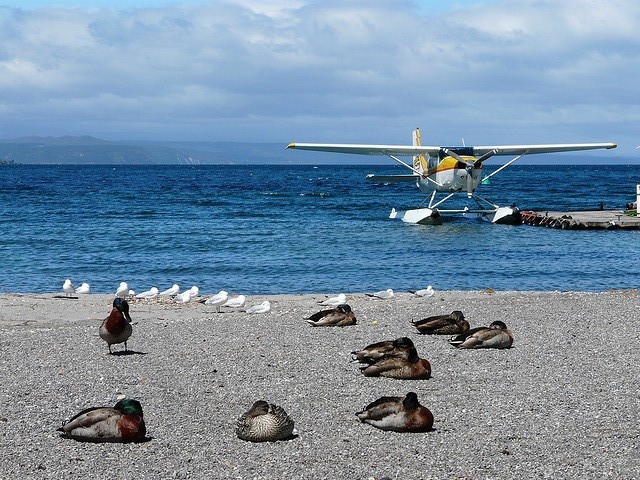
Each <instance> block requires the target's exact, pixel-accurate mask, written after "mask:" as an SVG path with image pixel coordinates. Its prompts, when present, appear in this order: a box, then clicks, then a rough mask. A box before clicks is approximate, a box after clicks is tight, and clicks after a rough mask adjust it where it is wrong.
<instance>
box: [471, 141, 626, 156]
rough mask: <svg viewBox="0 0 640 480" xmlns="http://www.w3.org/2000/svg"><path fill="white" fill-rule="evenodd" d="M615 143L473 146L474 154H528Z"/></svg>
mask: <svg viewBox="0 0 640 480" xmlns="http://www.w3.org/2000/svg"><path fill="white" fill-rule="evenodd" d="M616 147H617V145H616V144H615V143H559V144H551V145H503V146H500V145H494V146H483V147H473V153H474V155H484V154H485V153H488V152H490V151H491V150H497V153H495V154H494V155H530V154H534V153H557V152H577V151H580V150H596V149H599V148H606V149H610V148H616Z"/></svg>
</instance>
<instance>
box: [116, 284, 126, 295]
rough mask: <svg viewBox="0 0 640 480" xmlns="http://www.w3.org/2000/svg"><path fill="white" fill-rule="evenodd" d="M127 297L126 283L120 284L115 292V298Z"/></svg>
mask: <svg viewBox="0 0 640 480" xmlns="http://www.w3.org/2000/svg"><path fill="white" fill-rule="evenodd" d="M127 295H129V285H127V282H120V286H119V287H118V288H117V290H116V297H118V298H124V297H126V296H127Z"/></svg>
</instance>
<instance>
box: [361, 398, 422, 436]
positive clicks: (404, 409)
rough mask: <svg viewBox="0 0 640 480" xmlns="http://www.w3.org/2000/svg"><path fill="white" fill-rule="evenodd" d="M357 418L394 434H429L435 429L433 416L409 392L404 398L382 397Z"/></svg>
mask: <svg viewBox="0 0 640 480" xmlns="http://www.w3.org/2000/svg"><path fill="white" fill-rule="evenodd" d="M356 416H357V417H358V418H359V419H360V421H361V422H363V423H368V424H369V425H373V426H374V427H376V428H379V429H381V430H389V431H393V432H428V431H429V430H431V429H432V428H433V414H432V413H431V412H430V411H429V409H428V408H427V407H423V406H422V405H420V402H418V395H416V394H415V393H414V392H409V393H407V395H406V396H405V397H404V398H403V397H382V398H379V399H378V400H376V401H375V402H373V403H370V404H369V405H367V406H366V407H365V409H364V410H362V411H361V412H357V413H356Z"/></svg>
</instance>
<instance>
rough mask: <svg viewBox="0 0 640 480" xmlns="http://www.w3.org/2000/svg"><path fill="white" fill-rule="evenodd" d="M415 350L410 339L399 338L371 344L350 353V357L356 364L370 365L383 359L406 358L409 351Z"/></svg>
mask: <svg viewBox="0 0 640 480" xmlns="http://www.w3.org/2000/svg"><path fill="white" fill-rule="evenodd" d="M415 348H416V347H415V345H414V344H413V342H412V341H411V339H410V338H408V337H401V338H397V339H395V340H385V341H383V342H377V343H372V344H371V345H367V346H366V347H364V348H363V349H362V350H356V351H353V352H351V355H353V359H354V360H355V361H357V362H360V363H368V364H372V363H374V362H376V361H377V360H380V359H381V358H383V357H403V358H408V357H409V353H410V352H411V350H412V349H413V350H415Z"/></svg>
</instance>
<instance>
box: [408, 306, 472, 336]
mask: <svg viewBox="0 0 640 480" xmlns="http://www.w3.org/2000/svg"><path fill="white" fill-rule="evenodd" d="M411 323H412V324H413V326H414V327H416V328H417V329H418V332H419V333H423V334H426V335H455V334H457V333H464V332H466V331H467V330H469V322H467V321H466V320H465V319H464V315H463V314H462V312H461V311H460V310H455V311H453V312H451V313H450V314H449V315H434V316H433V317H427V318H423V319H422V320H412V321H411Z"/></svg>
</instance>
